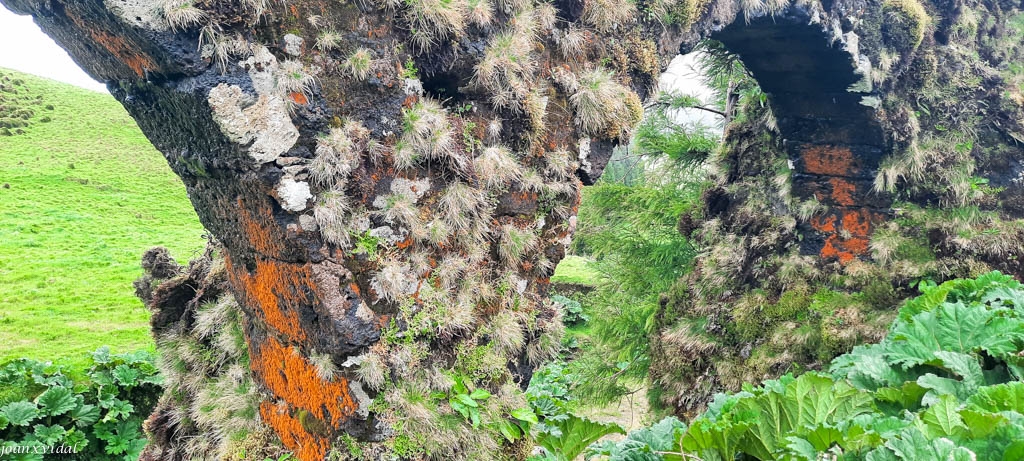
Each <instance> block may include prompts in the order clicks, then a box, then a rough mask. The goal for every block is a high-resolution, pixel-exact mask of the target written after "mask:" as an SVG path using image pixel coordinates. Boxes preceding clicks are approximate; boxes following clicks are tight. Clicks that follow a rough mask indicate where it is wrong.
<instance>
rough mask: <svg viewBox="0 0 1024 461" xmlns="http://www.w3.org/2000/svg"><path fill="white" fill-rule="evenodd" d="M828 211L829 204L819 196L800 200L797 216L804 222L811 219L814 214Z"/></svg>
mask: <svg viewBox="0 0 1024 461" xmlns="http://www.w3.org/2000/svg"><path fill="white" fill-rule="evenodd" d="M826 211H828V206H827V205H823V204H822V203H821V202H819V201H818V198H817V197H811V198H810V199H808V200H804V201H802V202H800V205H799V207H797V210H796V217H797V219H799V220H800V221H802V222H807V221H810V220H811V218H813V217H814V216H816V215H818V214H821V213H824V212H826Z"/></svg>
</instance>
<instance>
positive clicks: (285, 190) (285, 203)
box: [277, 178, 313, 211]
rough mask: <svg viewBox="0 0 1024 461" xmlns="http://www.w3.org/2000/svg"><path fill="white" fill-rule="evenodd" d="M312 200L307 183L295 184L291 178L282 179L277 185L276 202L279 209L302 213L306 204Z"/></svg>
mask: <svg viewBox="0 0 1024 461" xmlns="http://www.w3.org/2000/svg"><path fill="white" fill-rule="evenodd" d="M311 198H313V194H312V193H310V192H309V183H307V182H296V181H295V180H294V179H292V178H283V179H281V182H279V183H277V200H278V201H279V202H280V203H281V207H282V208H284V209H286V210H288V211H302V210H305V209H306V203H308V202H309V199H311Z"/></svg>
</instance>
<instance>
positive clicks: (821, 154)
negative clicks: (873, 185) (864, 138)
mask: <svg viewBox="0 0 1024 461" xmlns="http://www.w3.org/2000/svg"><path fill="white" fill-rule="evenodd" d="M803 160H804V171H806V172H807V173H811V174H820V175H827V176H846V175H849V174H850V168H851V167H852V166H853V153H852V152H850V149H847V148H844V147H837V146H812V147H808V148H806V149H804V151H803Z"/></svg>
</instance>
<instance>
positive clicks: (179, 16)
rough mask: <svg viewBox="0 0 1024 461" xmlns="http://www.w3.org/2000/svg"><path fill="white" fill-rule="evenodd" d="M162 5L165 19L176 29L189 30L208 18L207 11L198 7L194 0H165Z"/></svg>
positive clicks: (172, 28)
mask: <svg viewBox="0 0 1024 461" xmlns="http://www.w3.org/2000/svg"><path fill="white" fill-rule="evenodd" d="M161 6H162V10H163V15H164V19H167V23H168V24H170V25H171V30H174V31H180V30H187V29H188V28H190V27H195V26H198V25H200V24H202V23H203V21H205V20H206V19H207V14H206V12H205V11H203V10H200V9H199V8H196V6H195V4H194V3H193V2H192V0H164V2H163V4H162V5H161Z"/></svg>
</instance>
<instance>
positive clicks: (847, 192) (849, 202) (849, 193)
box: [828, 178, 857, 206]
mask: <svg viewBox="0 0 1024 461" xmlns="http://www.w3.org/2000/svg"><path fill="white" fill-rule="evenodd" d="M828 182H829V183H830V184H832V200H835V202H836V203H838V204H840V205H844V206H853V205H855V204H856V202H855V201H854V200H853V194H854V193H855V192H856V190H857V187H856V186H854V185H853V183H851V182H849V181H847V180H845V179H839V178H832V179H830V180H829V181H828Z"/></svg>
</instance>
